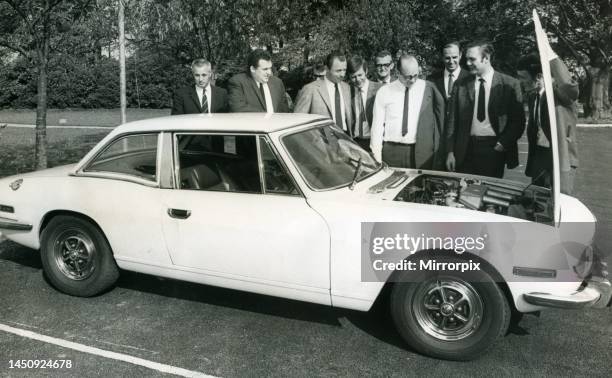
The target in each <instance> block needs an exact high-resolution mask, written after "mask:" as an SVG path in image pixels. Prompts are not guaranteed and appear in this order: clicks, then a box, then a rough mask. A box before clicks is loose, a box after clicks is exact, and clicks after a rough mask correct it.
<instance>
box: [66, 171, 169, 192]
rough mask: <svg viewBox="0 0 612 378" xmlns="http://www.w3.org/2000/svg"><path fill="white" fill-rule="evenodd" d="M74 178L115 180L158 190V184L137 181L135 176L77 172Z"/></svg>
mask: <svg viewBox="0 0 612 378" xmlns="http://www.w3.org/2000/svg"><path fill="white" fill-rule="evenodd" d="M73 176H74V177H89V178H101V179H108V180H117V181H125V182H131V183H133V184H140V185H142V186H148V187H149V188H159V184H158V183H157V182H154V181H149V180H146V179H139V178H137V177H136V176H130V175H123V174H121V173H111V172H96V173H93V172H79V173H75V174H74V175H73Z"/></svg>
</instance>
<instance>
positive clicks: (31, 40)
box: [0, 0, 91, 169]
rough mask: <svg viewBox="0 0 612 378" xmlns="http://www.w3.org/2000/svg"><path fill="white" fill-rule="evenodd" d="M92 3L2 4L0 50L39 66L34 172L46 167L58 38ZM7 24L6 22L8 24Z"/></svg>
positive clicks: (35, 0)
mask: <svg viewBox="0 0 612 378" xmlns="http://www.w3.org/2000/svg"><path fill="white" fill-rule="evenodd" d="M90 4H91V0H74V1H67V0H22V1H15V0H3V1H2V3H0V16H1V17H2V19H3V23H2V29H1V34H0V46H3V47H5V48H8V49H11V50H13V51H15V52H17V53H19V54H21V55H23V56H24V57H26V58H27V59H29V60H30V61H31V62H33V63H34V64H35V65H36V69H37V76H38V77H37V101H36V147H35V168H36V169H43V168H46V167H47V131H46V126H47V84H48V77H47V70H48V64H49V57H50V54H51V52H52V50H53V48H54V47H55V46H54V42H56V41H57V40H58V36H60V35H61V34H63V33H66V32H67V31H68V30H70V25H71V24H72V23H73V22H74V21H75V20H77V19H78V18H79V17H80V16H81V15H82V14H83V12H85V11H86V9H87V8H88V6H89V5H90ZM5 21H6V22H5Z"/></svg>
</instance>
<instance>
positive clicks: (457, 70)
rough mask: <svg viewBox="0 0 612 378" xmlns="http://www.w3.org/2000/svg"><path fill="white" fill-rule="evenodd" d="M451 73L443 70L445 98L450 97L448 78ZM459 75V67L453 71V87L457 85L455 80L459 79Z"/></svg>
mask: <svg viewBox="0 0 612 378" xmlns="http://www.w3.org/2000/svg"><path fill="white" fill-rule="evenodd" d="M450 74H451V73H450V72H448V70H447V69H446V68H445V69H444V90H445V91H446V98H449V97H450V95H451V94H450V93H449V92H448V76H449V75H450ZM460 74H461V67H457V69H455V70H454V71H453V86H455V84H457V79H458V78H459V75H460Z"/></svg>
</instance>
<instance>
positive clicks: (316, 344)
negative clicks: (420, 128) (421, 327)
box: [0, 128, 612, 377]
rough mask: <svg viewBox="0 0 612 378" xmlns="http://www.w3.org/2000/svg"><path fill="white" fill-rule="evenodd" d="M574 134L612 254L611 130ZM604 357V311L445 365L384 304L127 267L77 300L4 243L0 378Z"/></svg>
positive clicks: (445, 369) (324, 371)
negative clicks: (329, 302) (336, 304)
mask: <svg viewBox="0 0 612 378" xmlns="http://www.w3.org/2000/svg"><path fill="white" fill-rule="evenodd" d="M578 135H579V145H580V149H581V150H580V156H581V167H580V169H579V171H578V175H577V185H576V189H577V190H576V196H577V197H578V198H579V199H581V200H582V201H583V202H584V203H585V204H586V205H587V206H588V207H589V208H590V209H591V210H592V211H593V212H594V213H595V215H596V216H597V218H598V220H599V223H598V231H597V234H596V240H595V242H596V243H597V244H598V245H599V246H600V247H602V248H603V249H604V250H605V251H612V175H611V173H612V169H611V168H610V167H611V166H612V148H610V146H611V145H612V129H610V128H605V129H604V128H602V129H579V134H578ZM606 260H607V261H608V262H609V263H611V265H612V259H611V256H610V254H607V255H606ZM17 360H70V361H71V366H72V367H71V368H67V367H64V368H61V369H52V368H51V369H27V368H26V369H20V368H16V367H14V365H15V363H16V361H17ZM611 361H612V308H607V309H604V310H593V309H587V310H571V311H570V310H547V311H543V312H542V313H541V314H540V316H539V317H537V316H533V315H527V316H525V318H524V319H523V320H522V321H521V323H520V324H519V325H518V326H517V327H514V328H513V329H512V330H511V331H510V333H509V334H508V335H507V336H506V337H504V338H503V339H502V340H500V341H499V342H498V343H497V344H495V345H494V347H493V348H491V350H490V351H488V353H486V354H484V355H483V356H482V357H481V358H480V359H478V360H476V361H471V362H463V363H460V362H449V361H441V360H437V359H432V358H428V357H424V356H421V355H419V354H417V353H416V352H414V351H412V350H410V349H409V348H408V347H407V346H406V345H405V343H404V342H403V341H402V340H401V339H400V338H399V336H398V335H397V334H396V332H395V330H394V328H393V325H392V323H391V319H390V318H389V316H388V314H387V311H386V303H384V302H380V303H377V304H376V305H375V307H374V309H373V310H372V311H370V312H368V313H361V312H356V311H349V310H341V309H333V308H328V307H325V306H319V305H313V304H308V303H302V302H295V301H289V300H284V299H278V298H272V297H267V296H262V295H255V294H248V293H242V292H237V291H232V290H226V289H220V288H215V287H210V286H205V285H197V284H191V283H185V282H178V281H173V280H166V279H160V278H157V277H153V276H147V275H142V274H136V273H131V272H122V275H121V278H120V280H119V282H118V284H117V286H116V287H115V288H114V289H113V290H111V291H109V292H107V293H105V294H103V295H100V296H97V297H94V298H76V297H70V296H67V295H64V294H61V293H59V292H57V291H56V290H54V289H53V288H52V287H50V285H49V284H48V283H47V282H46V280H45V278H44V276H43V274H42V266H41V262H40V257H39V254H38V252H37V251H34V250H31V249H28V248H24V247H21V246H19V245H17V244H14V243H12V242H8V241H7V242H3V243H0V376H9V377H30V376H32V377H38V376H49V377H57V376H67V377H83V376H86V377H95V376H104V377H108V376H113V377H115V376H116V377H120V376H125V377H128V376H129V377H138V376H147V377H157V376H173V375H175V374H178V375H184V376H189V375H190V374H191V375H192V376H196V375H197V374H198V373H202V374H206V375H212V376H222V377H245V376H246V377H255V376H283V377H284V376H295V377H312V376H342V377H344V376H348V377H354V376H381V377H382V376H384V377H394V376H398V377H399V376H402V377H403V376H418V377H421V376H466V377H467V376H469V377H473V376H487V377H489V376H504V377H505V376H511V377H514V376H588V377H594V376H600V377H609V376H612V364H611ZM11 365H13V368H11Z"/></svg>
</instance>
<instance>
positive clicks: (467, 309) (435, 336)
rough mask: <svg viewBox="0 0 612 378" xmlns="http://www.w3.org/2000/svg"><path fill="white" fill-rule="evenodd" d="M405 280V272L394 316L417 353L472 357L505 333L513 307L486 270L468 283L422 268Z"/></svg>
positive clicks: (458, 275) (472, 274)
mask: <svg viewBox="0 0 612 378" xmlns="http://www.w3.org/2000/svg"><path fill="white" fill-rule="evenodd" d="M437 261H445V259H444V258H438V259H437ZM447 261H455V262H456V261H457V260H456V259H453V260H447ZM404 273H405V272H404ZM404 278H405V279H404V280H402V275H400V276H399V279H397V280H396V281H397V282H396V283H395V284H394V286H393V289H392V291H391V303H390V306H391V315H392V317H393V321H394V323H395V326H396V328H397V330H398V331H399V333H400V335H401V336H402V338H403V339H404V340H405V341H406V342H407V343H408V345H410V346H411V347H412V348H413V349H414V350H415V351H417V352H420V353H423V354H425V355H428V356H431V357H435V358H441V359H446V360H457V361H469V360H473V359H475V358H478V357H479V356H481V355H482V354H483V353H484V352H485V351H486V350H488V349H489V348H490V347H491V345H492V344H493V343H494V342H495V341H496V340H497V339H498V338H500V337H502V336H504V335H505V334H506V331H507V330H508V326H509V324H510V318H511V308H510V305H509V304H508V301H507V300H506V297H505V295H504V293H503V292H502V290H501V289H500V287H499V286H498V285H497V284H496V283H495V281H494V280H493V279H492V278H491V276H490V275H489V274H488V273H486V272H485V271H476V272H470V279H469V281H468V280H466V276H465V275H462V274H461V273H456V272H450V271H446V272H419V275H418V276H415V275H414V274H412V275H410V278H409V280H410V282H407V281H408V276H407V275H404ZM442 296H444V297H442ZM465 304H468V305H467V306H466V305H465ZM462 305H463V306H462ZM443 322H444V323H443Z"/></svg>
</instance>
